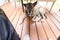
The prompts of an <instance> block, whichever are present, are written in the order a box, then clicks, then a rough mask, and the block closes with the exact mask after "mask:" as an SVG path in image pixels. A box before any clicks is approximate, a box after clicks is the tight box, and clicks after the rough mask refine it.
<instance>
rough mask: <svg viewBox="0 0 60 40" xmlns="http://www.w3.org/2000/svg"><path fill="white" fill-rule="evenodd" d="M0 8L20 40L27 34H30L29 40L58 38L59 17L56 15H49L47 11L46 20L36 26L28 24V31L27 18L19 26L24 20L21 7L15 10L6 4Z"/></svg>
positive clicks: (59, 29) (54, 39) (52, 39)
mask: <svg viewBox="0 0 60 40" xmlns="http://www.w3.org/2000/svg"><path fill="white" fill-rule="evenodd" d="M1 8H2V9H3V10H4V11H5V13H6V15H7V17H8V18H9V20H10V21H11V23H12V25H13V26H14V28H15V30H16V31H17V33H18V34H19V37H20V38H21V40H23V38H24V36H25V35H27V34H30V40H57V38H58V37H59V36H60V16H58V15H57V14H56V13H49V11H48V10H47V14H46V15H47V19H46V20H45V21H44V22H36V24H37V25H35V23H31V22H30V30H29V27H28V26H29V25H28V24H29V21H28V18H26V19H25V21H24V23H23V24H21V25H20V23H21V21H22V20H23V18H24V13H23V11H22V8H21V7H16V8H15V7H14V6H13V5H12V4H11V3H7V4H5V5H3V6H1ZM59 15H60V14H59ZM29 31H30V32H29Z"/></svg>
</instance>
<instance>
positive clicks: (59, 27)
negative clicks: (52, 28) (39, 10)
mask: <svg viewBox="0 0 60 40" xmlns="http://www.w3.org/2000/svg"><path fill="white" fill-rule="evenodd" d="M49 15H50V18H51V20H52V21H53V23H54V24H55V25H56V28H57V29H58V30H59V31H60V23H59V22H58V21H57V20H56V19H55V18H54V17H53V16H52V15H51V14H49Z"/></svg>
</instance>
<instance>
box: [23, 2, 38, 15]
mask: <svg viewBox="0 0 60 40" xmlns="http://www.w3.org/2000/svg"><path fill="white" fill-rule="evenodd" d="M36 4H37V1H36V2H35V3H27V4H23V5H24V6H25V11H26V13H27V14H28V16H32V15H33V8H34V7H35V5H36Z"/></svg>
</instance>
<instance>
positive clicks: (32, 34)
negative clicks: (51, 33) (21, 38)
mask: <svg viewBox="0 0 60 40" xmlns="http://www.w3.org/2000/svg"><path fill="white" fill-rule="evenodd" d="M30 40H39V39H38V35H37V30H36V26H35V23H32V22H31V23H30Z"/></svg>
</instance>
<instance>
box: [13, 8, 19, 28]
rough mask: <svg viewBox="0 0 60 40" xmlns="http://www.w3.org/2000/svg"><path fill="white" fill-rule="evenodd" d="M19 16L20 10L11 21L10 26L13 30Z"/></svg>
mask: <svg viewBox="0 0 60 40" xmlns="http://www.w3.org/2000/svg"><path fill="white" fill-rule="evenodd" d="M19 16H20V9H19V10H18V12H17V13H16V16H15V18H14V20H13V21H12V24H13V26H14V28H15V27H16V24H17V21H18V19H19Z"/></svg>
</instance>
